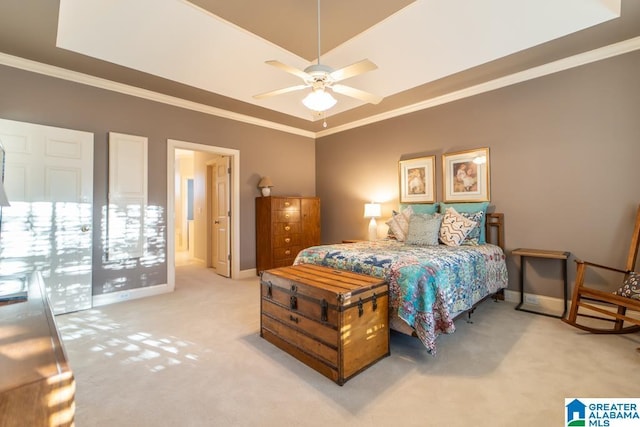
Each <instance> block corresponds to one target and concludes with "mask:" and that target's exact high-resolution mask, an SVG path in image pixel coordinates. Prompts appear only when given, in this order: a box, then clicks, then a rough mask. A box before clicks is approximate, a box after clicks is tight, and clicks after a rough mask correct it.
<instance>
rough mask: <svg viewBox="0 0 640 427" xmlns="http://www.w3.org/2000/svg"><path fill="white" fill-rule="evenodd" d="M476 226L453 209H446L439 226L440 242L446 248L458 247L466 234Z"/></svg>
mask: <svg viewBox="0 0 640 427" xmlns="http://www.w3.org/2000/svg"><path fill="white" fill-rule="evenodd" d="M476 225H477V223H476V222H475V221H472V220H470V219H469V218H465V217H464V216H462V215H461V214H459V213H458V212H457V211H456V210H455V209H453V208H447V210H446V211H445V213H444V218H442V224H440V241H441V242H442V243H444V244H445V245H447V246H460V243H462V242H463V241H464V238H465V237H467V234H469V233H470V232H471V230H473V228H474V227H475V226H476Z"/></svg>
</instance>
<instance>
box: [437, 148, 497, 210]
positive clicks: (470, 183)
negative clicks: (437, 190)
mask: <svg viewBox="0 0 640 427" xmlns="http://www.w3.org/2000/svg"><path fill="white" fill-rule="evenodd" d="M442 183H443V186H444V191H443V198H444V201H445V202H488V201H489V200H490V198H489V197H490V194H489V149H488V148H478V149H475V150H468V151H460V152H457V153H447V154H443V155H442Z"/></svg>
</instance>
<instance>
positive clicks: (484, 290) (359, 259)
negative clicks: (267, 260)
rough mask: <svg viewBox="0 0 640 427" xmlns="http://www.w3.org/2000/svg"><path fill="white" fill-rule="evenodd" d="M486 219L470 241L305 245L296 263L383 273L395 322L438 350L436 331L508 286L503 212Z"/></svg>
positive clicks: (396, 326)
mask: <svg viewBox="0 0 640 427" xmlns="http://www.w3.org/2000/svg"><path fill="white" fill-rule="evenodd" d="M485 208H486V206H485ZM404 212H406V210H405V211H404ZM396 215H397V214H396ZM396 215H394V216H396ZM435 215H438V214H435ZM414 216H417V215H414ZM466 216H467V217H470V216H471V214H466ZM410 218H411V216H410V217H409V220H410ZM476 219H477V217H476ZM482 219H483V220H482V221H478V222H477V227H478V230H476V231H477V232H478V234H480V233H479V232H480V231H484V232H483V233H482V237H481V239H480V240H479V241H478V240H476V241H475V242H474V243H472V244H465V243H462V242H461V244H458V245H445V244H441V243H440V244H428V245H422V244H415V242H411V243H410V239H408V238H406V239H400V240H398V239H397V238H386V239H383V240H376V241H360V242H355V243H342V244H332V245H321V246H313V247H310V248H307V249H304V250H302V251H301V252H300V253H299V254H298V256H297V257H296V260H295V261H294V264H317V265H323V266H327V267H332V268H336V269H341V270H349V271H353V272H356V273H362V274H366V275H370V276H375V277H384V278H385V279H386V280H387V282H388V283H389V290H390V295H391V299H390V313H391V319H390V326H391V328H392V329H394V330H397V331H400V332H402V333H412V334H415V335H416V336H417V337H418V338H419V339H420V340H421V341H422V343H423V344H424V346H425V347H426V349H427V351H428V352H430V353H431V354H433V355H435V354H436V338H437V336H438V335H439V334H442V333H446V334H450V333H453V332H454V331H455V325H454V319H456V318H457V317H458V316H460V315H462V314H464V313H468V312H470V311H471V310H473V309H474V308H475V306H476V304H478V303H479V302H481V301H483V300H485V299H486V298H488V297H490V296H492V295H496V294H497V293H499V292H500V291H501V290H502V289H504V288H506V287H507V284H508V275H507V268H506V262H505V255H504V251H503V249H502V246H504V243H503V242H504V237H503V224H504V221H503V215H502V214H486V212H483V217H482ZM407 222H409V221H407ZM443 223H444V222H443ZM439 242H440V241H438V243H439ZM490 242H495V243H497V244H495V243H490Z"/></svg>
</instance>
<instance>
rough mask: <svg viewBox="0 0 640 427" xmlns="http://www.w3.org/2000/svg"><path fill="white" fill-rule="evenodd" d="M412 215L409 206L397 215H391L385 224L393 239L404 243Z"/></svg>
mask: <svg viewBox="0 0 640 427" xmlns="http://www.w3.org/2000/svg"><path fill="white" fill-rule="evenodd" d="M412 214H413V209H411V206H409V207H407V208H405V209H403V210H402V212H400V213H399V214H396V215H393V216H392V217H391V219H389V221H387V222H386V224H387V225H388V226H389V228H390V229H391V231H392V232H393V235H394V236H395V238H396V239H397V240H398V241H400V242H404V241H405V239H406V238H407V231H408V230H409V218H410V217H411V215H412Z"/></svg>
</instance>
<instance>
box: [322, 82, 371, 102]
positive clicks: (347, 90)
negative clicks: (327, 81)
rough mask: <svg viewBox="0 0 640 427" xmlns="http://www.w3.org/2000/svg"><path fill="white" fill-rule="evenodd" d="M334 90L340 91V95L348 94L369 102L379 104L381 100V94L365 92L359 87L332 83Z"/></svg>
mask: <svg viewBox="0 0 640 427" xmlns="http://www.w3.org/2000/svg"><path fill="white" fill-rule="evenodd" d="M331 89H333V91H334V92H336V93H340V94H342V95H346V96H350V97H351V98H356V99H359V100H361V101H364V102H368V103H370V104H379V103H380V101H382V96H378V95H374V94H372V93H369V92H365V91H363V90H360V89H355V88H352V87H349V86H345V85H333V86H331Z"/></svg>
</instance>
